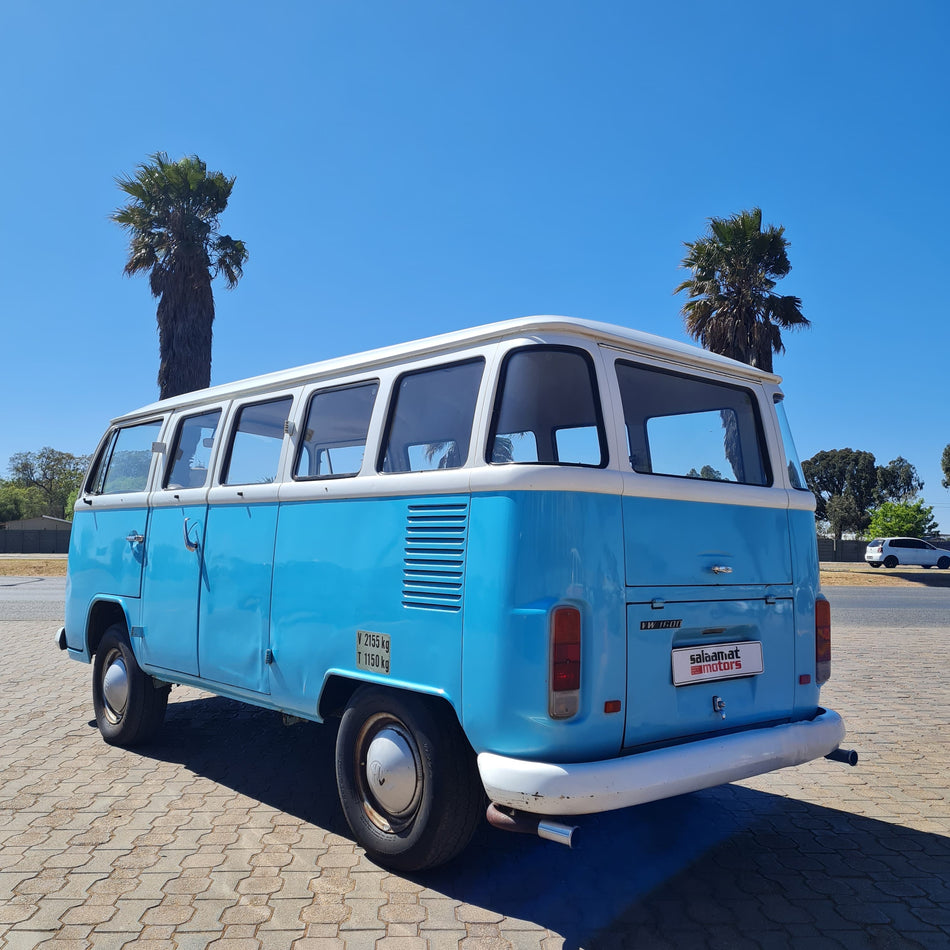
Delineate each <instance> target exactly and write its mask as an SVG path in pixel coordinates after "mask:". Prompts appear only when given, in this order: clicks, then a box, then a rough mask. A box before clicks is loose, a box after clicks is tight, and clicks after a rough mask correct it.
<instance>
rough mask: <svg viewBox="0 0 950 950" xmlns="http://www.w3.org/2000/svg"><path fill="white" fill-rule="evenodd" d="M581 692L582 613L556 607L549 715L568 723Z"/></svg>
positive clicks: (552, 635)
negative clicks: (566, 720)
mask: <svg viewBox="0 0 950 950" xmlns="http://www.w3.org/2000/svg"><path fill="white" fill-rule="evenodd" d="M580 688H581V612H580V611H579V610H578V609H577V608H576V607H563V606H562V607H555V609H554V611H553V612H552V614H551V688H550V702H549V711H550V713H551V716H552V717H553V718H555V719H567V718H568V717H569V716H573V715H574V714H575V713H576V712H577V709H578V705H579V699H580Z"/></svg>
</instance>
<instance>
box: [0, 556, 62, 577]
mask: <svg viewBox="0 0 950 950" xmlns="http://www.w3.org/2000/svg"><path fill="white" fill-rule="evenodd" d="M65 576H66V558H64V557H36V558H31V557H0V577H65Z"/></svg>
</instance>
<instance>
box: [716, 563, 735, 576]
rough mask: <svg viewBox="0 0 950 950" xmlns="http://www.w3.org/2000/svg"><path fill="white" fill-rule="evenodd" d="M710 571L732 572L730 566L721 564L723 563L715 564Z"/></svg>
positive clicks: (719, 572)
mask: <svg viewBox="0 0 950 950" xmlns="http://www.w3.org/2000/svg"><path fill="white" fill-rule="evenodd" d="M712 572H713V574H731V573H732V568H731V567H725V566H723V565H721V564H717V565H716V566H715V567H714V568H713V569H712Z"/></svg>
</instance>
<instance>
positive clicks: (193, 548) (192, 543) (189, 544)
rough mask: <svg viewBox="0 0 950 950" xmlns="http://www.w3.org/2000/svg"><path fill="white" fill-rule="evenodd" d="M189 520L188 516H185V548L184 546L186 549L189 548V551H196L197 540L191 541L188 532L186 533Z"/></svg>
mask: <svg viewBox="0 0 950 950" xmlns="http://www.w3.org/2000/svg"><path fill="white" fill-rule="evenodd" d="M189 520H190V519H189V518H185V525H184V536H185V548H186V549H187V550H189V551H197V550H198V544H199V542H198V541H192V540H191V537H190V536H189V534H188V522H189Z"/></svg>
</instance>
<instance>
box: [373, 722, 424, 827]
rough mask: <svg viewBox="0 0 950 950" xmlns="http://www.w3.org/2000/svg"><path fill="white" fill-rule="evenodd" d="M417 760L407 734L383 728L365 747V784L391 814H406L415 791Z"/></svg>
mask: <svg viewBox="0 0 950 950" xmlns="http://www.w3.org/2000/svg"><path fill="white" fill-rule="evenodd" d="M416 785H417V779H416V760H415V757H414V756H413V754H412V747H411V746H410V745H409V742H408V741H407V739H406V737H405V736H404V735H402V734H401V733H400V732H399V731H398V730H397V729H395V728H394V727H393V726H387V727H386V728H385V729H381V730H380V731H379V732H378V733H377V734H376V736H375V737H374V738H373V741H372V742H371V743H370V744H369V748H368V749H367V750H366V786H367V788H368V789H369V791H370V792H371V793H372V795H373V798H375V799H376V801H377V802H379V804H380V805H382V807H383V808H385V809H386V811H387V812H389V814H390V815H394V816H395V815H401V814H404V813H405V812H406V811H407V809H409V808H410V807H411V806H412V802H413V799H414V798H415V795H416Z"/></svg>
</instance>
